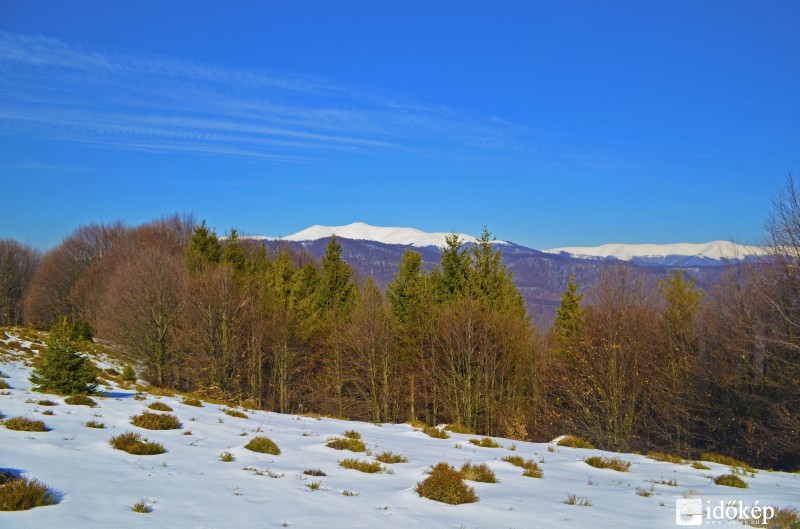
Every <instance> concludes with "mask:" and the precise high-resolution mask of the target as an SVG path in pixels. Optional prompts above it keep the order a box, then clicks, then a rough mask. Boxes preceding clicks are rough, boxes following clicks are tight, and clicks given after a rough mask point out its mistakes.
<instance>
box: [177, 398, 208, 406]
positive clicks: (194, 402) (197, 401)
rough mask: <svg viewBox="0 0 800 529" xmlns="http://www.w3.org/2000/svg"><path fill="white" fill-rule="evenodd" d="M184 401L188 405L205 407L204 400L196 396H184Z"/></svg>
mask: <svg viewBox="0 0 800 529" xmlns="http://www.w3.org/2000/svg"><path fill="white" fill-rule="evenodd" d="M182 402H183V403H184V404H186V405H187V406H194V407H195V408H202V407H203V401H202V400H200V399H196V398H194V397H183V401H182Z"/></svg>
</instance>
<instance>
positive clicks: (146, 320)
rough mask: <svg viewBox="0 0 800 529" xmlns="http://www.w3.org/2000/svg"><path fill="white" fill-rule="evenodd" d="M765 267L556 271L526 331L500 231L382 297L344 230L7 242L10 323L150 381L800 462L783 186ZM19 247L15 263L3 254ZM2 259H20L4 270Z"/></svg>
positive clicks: (799, 347)
mask: <svg viewBox="0 0 800 529" xmlns="http://www.w3.org/2000/svg"><path fill="white" fill-rule="evenodd" d="M768 226H769V230H768V238H769V240H768V241H767V246H768V248H769V249H770V250H769V254H768V255H766V256H765V257H764V258H763V259H762V260H761V261H760V262H757V263H747V264H737V265H733V264H732V265H731V266H730V267H729V269H728V272H727V274H726V277H725V279H724V280H722V281H720V282H719V283H718V284H716V285H714V287H713V288H711V289H709V290H708V291H706V292H703V291H701V290H700V289H699V288H698V287H697V285H695V284H694V282H693V281H692V280H688V279H687V278H685V277H684V276H683V275H682V274H681V273H680V272H679V271H673V272H670V273H667V274H665V275H664V277H663V278H662V279H661V280H658V281H653V280H652V279H650V278H649V277H648V276H646V275H644V274H642V273H640V272H639V271H638V268H637V267H634V266H627V265H624V264H620V265H619V266H614V267H610V268H608V269H606V270H604V271H603V272H602V274H601V277H600V279H599V280H598V281H597V282H596V283H594V284H592V285H578V284H576V282H575V281H574V280H571V281H570V282H569V284H568V285H566V288H565V292H564V294H563V296H562V302H561V306H560V308H559V310H558V315H557V317H556V319H555V322H554V324H553V326H552V327H551V328H550V329H540V330H537V329H534V328H533V326H532V324H531V322H530V319H529V317H528V315H527V314H526V311H525V306H524V303H523V299H522V297H521V296H520V294H519V292H518V290H517V289H516V287H515V285H514V282H513V278H512V276H511V274H510V272H509V271H508V270H507V269H506V267H505V266H504V265H503V263H502V256H501V250H500V248H501V247H500V246H499V245H493V244H492V238H491V235H490V234H489V233H488V232H487V231H486V230H484V233H483V234H482V235H481V237H480V238H479V239H478V242H477V243H476V244H474V245H464V244H462V241H460V240H459V239H458V237H457V236H455V235H452V236H450V237H449V238H448V239H447V243H446V245H445V247H444V248H443V249H442V253H441V262H440V264H439V265H438V266H437V267H435V268H434V269H433V270H432V271H430V272H426V271H423V270H422V267H421V257H420V254H418V253H416V252H414V251H412V250H409V251H407V252H406V253H405V255H404V256H403V258H402V261H401V262H400V263H399V266H398V270H397V273H396V274H395V277H394V280H393V281H392V282H391V283H390V284H389V285H388V287H387V289H386V291H385V292H383V291H381V289H379V288H378V287H377V286H376V284H375V283H374V282H373V281H372V280H371V279H367V280H366V281H360V280H357V279H356V277H355V275H354V273H353V271H352V270H351V269H350V266H349V265H348V264H347V263H345V262H344V261H343V260H342V258H341V246H340V243H339V241H337V239H336V238H335V237H334V238H332V239H331V241H330V243H329V244H328V246H327V248H326V253H325V255H324V256H323V258H322V259H321V260H318V259H315V258H314V257H312V256H310V255H308V254H306V253H304V252H303V251H300V250H296V249H293V248H291V247H289V246H286V245H281V244H280V243H278V244H276V245H265V244H263V243H261V242H259V241H253V240H248V239H241V238H240V237H239V236H238V234H237V233H236V231H235V230H231V231H230V232H229V233H228V234H227V236H226V237H224V238H219V237H217V235H216V233H215V232H214V231H213V230H212V229H210V228H209V227H208V226H206V224H205V222H203V223H200V224H199V225H198V224H197V223H196V222H194V220H193V218H191V217H180V216H173V217H169V218H162V219H159V220H157V221H154V222H151V223H148V224H145V225H142V226H139V227H136V228H128V227H125V226H123V225H122V224H120V223H116V224H110V225H94V224H93V225H88V226H83V227H80V228H78V229H77V230H76V231H75V232H74V233H72V234H71V235H70V236H68V237H67V238H66V239H64V241H63V242H62V243H61V244H60V245H59V246H58V247H56V248H55V249H53V250H51V251H50V252H48V253H47V254H45V255H44V256H39V255H38V253H37V252H35V251H33V250H32V249H30V248H27V247H25V246H23V245H19V244H18V243H15V242H14V241H0V266H2V268H0V272H2V278H0V280H1V281H2V282H0V287H1V288H2V290H0V302H2V305H0V310H2V318H3V320H2V323H3V324H5V325H8V324H19V323H25V324H29V325H35V326H37V327H41V328H47V327H48V326H50V325H51V324H52V323H53V322H55V321H59V320H60V319H62V318H65V317H66V318H68V319H69V321H71V322H72V323H73V325H74V326H75V329H76V330H77V331H78V332H79V334H82V335H83V336H84V337H87V338H88V337H90V336H92V335H93V334H94V335H96V337H97V338H98V339H106V340H109V341H110V342H111V343H112V344H113V345H114V346H115V347H119V348H120V350H121V352H123V353H124V354H125V355H127V356H128V357H129V358H130V359H131V361H132V362H134V363H135V364H136V365H137V366H138V367H139V369H140V372H141V373H142V374H143V375H144V376H145V377H146V378H147V379H148V380H149V381H150V382H151V383H153V384H156V385H159V386H164V387H170V388H175V389H180V390H185V391H196V392H199V393H202V394H204V395H207V396H209V397H215V398H219V399H223V400H227V401H232V402H237V401H238V402H241V401H244V400H247V399H251V400H253V401H255V402H256V403H258V404H259V405H261V406H262V407H264V408H266V409H271V410H275V411H280V412H316V413H322V414H328V415H336V416H341V417H349V418H353V419H361V420H368V421H376V422H395V421H406V420H413V419H419V420H422V421H424V422H426V423H428V424H437V423H442V422H447V423H459V424H462V425H464V426H466V427H467V428H469V429H471V430H473V431H475V432H476V433H480V434H495V435H505V436H509V437H513V438H516V439H526V438H533V439H537V440H549V439H551V438H552V437H554V436H556V435H559V434H563V433H572V434H576V435H579V436H581V437H584V438H585V439H587V440H589V441H591V442H592V443H594V444H595V445H597V446H599V447H602V448H607V449H613V450H641V451H647V450H659V451H666V452H671V453H677V454H681V455H684V456H687V457H688V456H693V455H697V454H698V453H699V452H707V451H716V452H721V453H724V454H728V455H732V456H735V457H738V458H740V459H745V460H748V461H749V462H751V463H752V464H758V465H762V466H767V467H775V468H788V469H794V468H797V467H798V466H800V412H799V411H798V410H800V280H799V279H798V274H800V267H799V266H798V265H800V253H799V250H798V248H800V244H799V243H800V240H798V239H800V206H799V205H798V194H797V192H796V190H795V188H794V185H793V182H792V180H791V179H790V180H789V183H788V185H787V188H786V190H785V192H784V194H783V195H782V196H781V197H780V198H779V199H778V200H776V203H775V206H774V210H773V215H772V217H771V218H770V220H769V223H768ZM7 256H10V257H7ZM8 263H10V264H8Z"/></svg>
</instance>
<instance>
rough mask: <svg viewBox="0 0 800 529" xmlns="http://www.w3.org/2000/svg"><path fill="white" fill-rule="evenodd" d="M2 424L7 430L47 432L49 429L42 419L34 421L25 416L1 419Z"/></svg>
mask: <svg viewBox="0 0 800 529" xmlns="http://www.w3.org/2000/svg"><path fill="white" fill-rule="evenodd" d="M3 425H5V427H6V428H8V429H9V430H17V431H20V432H47V431H49V430H50V428H48V427H47V426H46V425H45V424H44V423H43V422H42V421H35V420H33V419H27V418H25V417H13V418H11V419H6V420H5V421H3Z"/></svg>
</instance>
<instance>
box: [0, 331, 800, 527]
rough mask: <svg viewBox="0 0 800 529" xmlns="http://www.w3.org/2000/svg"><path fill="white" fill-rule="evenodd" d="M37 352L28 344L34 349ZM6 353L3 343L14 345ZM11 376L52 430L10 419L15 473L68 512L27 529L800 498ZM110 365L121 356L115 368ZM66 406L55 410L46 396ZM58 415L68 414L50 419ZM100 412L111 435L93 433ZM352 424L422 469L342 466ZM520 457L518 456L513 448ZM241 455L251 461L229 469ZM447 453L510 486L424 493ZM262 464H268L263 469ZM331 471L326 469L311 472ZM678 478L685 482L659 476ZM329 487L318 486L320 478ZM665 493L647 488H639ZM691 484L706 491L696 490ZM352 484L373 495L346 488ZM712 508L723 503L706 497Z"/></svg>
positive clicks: (507, 517)
mask: <svg viewBox="0 0 800 529" xmlns="http://www.w3.org/2000/svg"><path fill="white" fill-rule="evenodd" d="M22 345H27V344H26V343H24V342H23V344H22ZM0 347H2V346H0ZM3 357H5V360H3V361H2V363H0V370H2V371H3V372H4V373H5V374H6V375H7V376H8V378H5V379H3V380H5V381H6V382H7V383H8V384H9V385H10V387H11V389H10V390H5V391H4V392H3V393H4V394H3V395H2V396H0V412H2V413H3V414H4V415H5V416H6V417H16V416H25V417H29V418H34V419H41V420H44V422H45V423H46V424H47V426H49V427H50V428H52V429H51V431H48V432H42V433H34V432H19V431H12V430H8V429H6V428H4V427H0V468H5V469H14V470H16V471H20V472H22V473H23V474H24V475H26V476H30V477H35V478H38V479H40V480H42V481H44V482H45V483H47V484H48V485H50V486H51V487H52V488H53V489H55V490H57V491H58V492H59V493H60V495H61V499H60V502H59V503H58V504H57V505H54V506H49V507H40V508H36V509H33V510H30V511H21V512H0V527H3V528H4V529H13V528H42V527H50V528H59V529H72V528H74V529H86V528H137V527H142V528H156V527H158V528H176V529H177V528H208V529H211V528H236V529H239V528H251V527H252V528H255V527H259V528H261V527H296V528H324V529H337V528H359V527H363V528H383V527H397V528H413V527H419V528H423V527H424V528H453V529H459V528H464V529H466V528H470V529H476V528H540V527H541V528H544V527H576V528H578V527H598V528H599V527H620V528H640V527H664V528H667V527H670V528H671V527H675V525H676V516H675V506H676V500H678V499H683V498H685V497H688V496H693V497H695V498H698V499H702V500H703V505H704V506H712V507H713V506H716V505H718V504H719V502H720V501H723V502H728V501H739V500H741V501H742V502H743V505H745V506H748V505H753V504H755V502H756V501H758V502H759V505H779V506H790V505H794V506H798V505H800V474H790V473H782V472H767V471H764V470H762V471H760V472H758V473H757V474H755V477H749V476H748V477H744V480H745V481H746V482H747V483H748V484H749V488H747V489H734V488H729V487H724V486H718V485H715V484H714V483H713V481H712V480H711V477H713V476H718V475H720V474H725V473H728V472H729V469H728V467H726V466H724V465H719V464H715V463H708V466H709V467H711V469H710V470H696V469H694V468H692V467H691V466H690V465H678V464H671V463H664V462H658V461H654V460H651V459H648V458H647V457H645V456H642V455H634V454H610V453H607V452H603V451H600V450H587V449H574V448H565V447H560V446H556V445H555V444H554V443H526V442H519V441H517V442H513V441H510V440H507V439H499V438H498V439H496V440H497V441H498V442H499V444H500V445H501V448H481V447H477V446H474V445H472V444H470V443H469V442H468V440H469V439H473V438H475V437H476V436H471V435H459V434H451V438H450V439H433V438H431V437H428V436H426V435H425V434H423V433H422V432H421V431H417V430H416V429H414V428H413V427H411V426H409V425H407V424H383V425H376V424H369V423H359V422H348V421H342V420H335V419H327V418H322V419H317V418H313V417H305V416H297V415H280V414H276V413H270V412H254V411H246V412H245V413H246V414H247V415H248V418H246V419H241V418H234V417H230V416H228V415H226V414H224V413H222V412H221V411H220V410H221V409H222V408H223V406H218V405H214V404H209V403H204V405H203V407H202V408H197V407H192V406H187V405H185V404H182V403H181V398H180V397H177V396H176V397H156V396H152V395H147V398H146V400H135V399H134V396H135V395H136V393H135V391H133V390H129V389H122V388H120V387H117V386H115V385H113V384H112V385H111V386H109V387H106V388H104V389H106V391H107V396H106V397H105V398H101V397H95V400H97V401H98V406H97V407H96V408H89V407H85V406H71V405H67V404H64V399H63V398H62V397H58V396H52V395H44V394H40V393H34V392H31V390H30V383H29V381H28V377H29V375H30V370H31V368H30V367H28V366H26V365H25V363H24V361H23V358H22V356H21V355H20V354H19V353H8V354H5V355H3V354H2V353H0V359H2V358H3ZM104 367H108V364H104ZM45 398H46V399H50V400H53V401H55V402H57V403H59V405H58V406H55V407H45V406H41V405H38V404H37V403H36V401H37V400H41V399H45ZM154 401H160V402H163V403H165V404H167V405H169V406H170V407H172V408H173V409H174V412H173V413H174V414H175V415H177V416H178V417H179V418H180V420H181V422H182V423H183V426H182V428H181V429H179V430H169V431H151V430H145V429H142V428H138V427H135V426H133V425H131V424H130V417H131V416H132V415H136V414H139V413H141V412H142V411H144V410H145V409H146V408H145V407H146V405H147V404H150V403H152V402H154ZM48 409H49V410H52V411H53V415H52V416H45V415H43V414H42V412H43V411H45V410H48ZM89 420H97V421H102V422H103V423H105V429H93V428H88V427H86V426H85V424H86V422H87V421H89ZM345 430H356V431H358V432H360V433H361V435H362V436H363V439H364V441H365V442H366V444H367V446H368V448H369V449H370V450H371V451H372V453H378V452H382V451H387V450H389V451H392V452H394V453H397V454H402V455H405V456H406V457H408V458H409V462H408V463H399V464H394V465H388V466H390V467H391V468H392V470H393V471H394V473H393V474H363V473H361V472H358V471H356V470H347V469H344V468H340V467H339V466H338V464H337V463H338V461H339V460H341V459H344V458H350V457H357V458H361V459H367V460H372V457H370V456H366V455H364V454H354V453H351V452H347V451H337V450H334V449H331V448H328V447H326V446H325V443H326V440H327V439H328V438H329V437H331V436H336V435H339V434H341V433H342V432H344V431H345ZM125 431H133V432H138V433H141V434H142V435H143V436H145V437H147V438H148V439H150V440H153V441H158V442H161V443H163V444H164V445H165V446H166V448H167V450H168V452H167V453H165V454H162V455H154V456H135V455H130V454H127V453H125V452H121V451H119V450H115V449H113V448H112V447H111V446H110V445H109V444H108V440H109V438H110V437H111V436H113V435H117V434H120V433H123V432H125ZM256 435H266V436H268V437H270V438H271V439H272V440H274V441H275V442H276V443H277V444H278V446H279V447H280V449H281V454H280V455H278V456H269V455H265V454H258V453H254V452H251V451H249V450H247V449H245V448H244V445H245V444H246V443H247V441H248V440H249V439H251V438H253V437H254V436H256ZM514 446H515V448H516V450H514V451H512V449H511V448H512V447H514ZM224 451H229V452H231V453H232V454H233V455H234V456H235V458H236V460H235V461H233V462H227V463H226V462H223V461H221V460H220V459H219V454H220V453H222V452H224ZM508 455H520V456H522V457H524V458H532V459H534V460H535V461H537V462H540V466H541V467H542V469H543V470H544V477H543V478H542V479H535V478H527V477H523V476H522V472H521V469H519V468H517V467H514V466H512V465H511V464H509V463H507V462H503V461H501V459H502V458H503V457H505V456H508ZM592 455H608V456H614V455H619V456H620V457H622V458H623V459H624V460H626V461H629V462H630V463H631V467H630V471H629V472H617V471H614V470H609V469H602V470H601V469H596V468H593V467H591V466H589V465H588V464H587V463H585V462H584V458H586V457H588V456H592ZM440 461H447V462H449V463H451V464H453V465H456V466H461V464H463V463H464V462H467V461H472V462H473V463H486V464H488V465H489V467H491V468H492V469H493V470H494V472H495V473H496V474H497V477H498V478H499V481H500V482H499V483H496V484H486V483H470V485H472V486H474V488H475V489H476V491H477V494H478V496H479V498H480V499H479V501H478V502H477V503H473V504H465V505H458V506H453V505H445V504H441V503H437V502H434V501H431V500H428V499H425V498H421V497H419V496H418V495H417V494H416V493H415V491H414V488H415V485H416V484H417V482H419V481H421V480H423V479H424V478H425V477H426V474H425V470H426V469H427V468H429V467H430V466H431V465H434V464H436V463H437V462H440ZM243 467H253V468H256V469H259V470H261V471H265V470H269V471H270V472H271V473H272V475H273V476H277V477H269V476H268V475H267V474H266V473H263V475H257V474H256V473H255V472H253V471H252V470H245V469H243ZM316 468H318V469H321V470H322V471H324V472H325V473H326V474H327V476H324V477H310V476H306V475H304V474H303V471H304V470H307V469H316ZM662 480H664V481H668V480H676V481H677V482H678V485H677V486H669V485H666V484H658V483H656V484H653V483H651V482H652V481H656V482H659V481H662ZM312 481H320V482H321V483H322V485H321V488H320V490H317V491H312V490H310V489H309V488H308V487H307V486H306V485H307V484H308V483H310V482H312ZM651 486H652V487H654V494H653V495H652V496H649V497H643V496H639V495H637V494H636V490H637V487H641V488H643V489H648V488H650V487H651ZM690 489H691V491H690ZM344 490H349V491H353V492H355V493H357V495H354V496H346V495H344V494H343V491H344ZM570 493H571V494H576V495H577V496H583V497H586V498H588V499H589V500H590V501H591V503H592V505H591V506H588V507H585V506H578V505H567V504H565V503H564V500H565V499H566V497H567V495H568V494H570ZM143 499H144V500H146V501H147V503H148V504H149V505H150V506H151V507H152V509H153V510H152V512H151V513H149V514H139V513H136V512H133V511H132V506H133V504H134V503H135V502H137V501H139V500H143ZM708 501H710V502H711V503H706V502H708Z"/></svg>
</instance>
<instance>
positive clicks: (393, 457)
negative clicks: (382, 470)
mask: <svg viewBox="0 0 800 529" xmlns="http://www.w3.org/2000/svg"><path fill="white" fill-rule="evenodd" d="M375 459H376V460H378V461H380V462H381V463H388V464H390V465H391V464H394V463H408V458H407V457H406V456H401V455H400V454H393V453H392V452H381V453H380V454H378V455H376V456H375Z"/></svg>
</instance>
